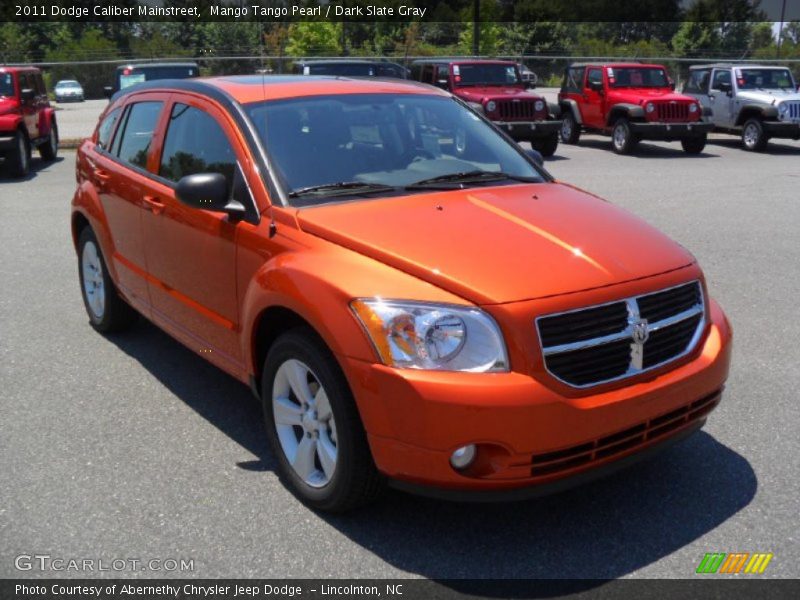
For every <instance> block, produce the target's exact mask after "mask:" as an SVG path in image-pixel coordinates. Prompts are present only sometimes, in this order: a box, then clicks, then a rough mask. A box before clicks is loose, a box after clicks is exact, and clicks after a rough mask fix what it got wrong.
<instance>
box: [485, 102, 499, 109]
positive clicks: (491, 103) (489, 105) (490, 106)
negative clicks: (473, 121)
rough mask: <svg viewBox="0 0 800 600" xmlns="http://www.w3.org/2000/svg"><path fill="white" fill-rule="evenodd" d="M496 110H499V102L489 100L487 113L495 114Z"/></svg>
mask: <svg viewBox="0 0 800 600" xmlns="http://www.w3.org/2000/svg"><path fill="white" fill-rule="evenodd" d="M496 108H497V102H495V101H494V100H489V101H488V102H487V103H486V112H494V111H495V109H496Z"/></svg>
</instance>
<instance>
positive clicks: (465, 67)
mask: <svg viewBox="0 0 800 600" xmlns="http://www.w3.org/2000/svg"><path fill="white" fill-rule="evenodd" d="M411 79H415V80H417V81H421V82H423V83H428V84H431V85H435V86H437V87H440V88H442V89H445V90H448V91H449V92H451V93H452V94H453V95H455V96H457V97H458V98H461V99H462V100H464V101H465V102H467V103H468V104H470V105H471V106H472V107H473V108H474V109H476V110H478V111H479V112H482V113H483V114H484V115H485V116H486V117H487V118H488V119H489V120H491V121H492V122H493V123H494V124H495V125H496V126H497V127H499V128H500V129H501V130H502V131H504V132H505V133H506V134H508V135H509V136H511V137H512V138H513V139H514V140H515V141H518V142H519V141H528V142H530V144H531V146H532V147H533V148H534V149H535V150H537V151H539V152H540V153H541V154H542V155H543V156H552V155H553V153H555V151H556V148H557V147H558V132H559V129H560V128H561V121H560V120H559V119H558V118H557V117H558V113H559V111H558V107H557V106H556V105H548V103H547V102H546V101H545V99H544V98H543V97H542V96H540V95H539V94H537V93H535V92H532V91H530V89H529V88H530V85H531V84H530V83H529V82H528V83H526V82H525V81H523V78H522V75H521V74H520V71H519V65H517V63H514V62H511V61H507V60H477V59H464V60H447V59H424V60H417V61H414V62H413V63H412V65H411Z"/></svg>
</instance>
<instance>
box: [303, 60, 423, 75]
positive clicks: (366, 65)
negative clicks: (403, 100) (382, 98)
mask: <svg viewBox="0 0 800 600" xmlns="http://www.w3.org/2000/svg"><path fill="white" fill-rule="evenodd" d="M294 71H295V73H297V74H298V75H334V76H340V77H393V78H397V79H406V78H407V77H408V69H406V68H405V67H404V66H402V65H398V64H397V63H393V62H389V61H385V60H366V59H349V58H348V59H325V60H298V61H295V63H294Z"/></svg>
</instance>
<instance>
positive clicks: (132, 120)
mask: <svg viewBox="0 0 800 600" xmlns="http://www.w3.org/2000/svg"><path fill="white" fill-rule="evenodd" d="M163 106H164V103H163V102H160V101H145V102H137V103H135V104H132V105H131V106H130V107H129V108H128V110H127V112H126V114H125V123H123V125H122V130H121V133H120V134H119V135H118V136H117V138H119V142H118V143H115V144H114V148H115V152H114V153H115V154H116V155H117V156H118V157H119V158H120V160H122V161H124V162H127V163H129V164H131V165H133V166H135V167H139V168H141V169H146V168H147V155H148V153H149V152H150V144H151V143H152V141H153V134H154V133H155V130H156V126H157V125H158V117H159V115H160V114H161V109H162V108H163Z"/></svg>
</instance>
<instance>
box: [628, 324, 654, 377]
mask: <svg viewBox="0 0 800 600" xmlns="http://www.w3.org/2000/svg"><path fill="white" fill-rule="evenodd" d="M631 329H632V331H631V339H632V340H633V343H632V344H631V367H633V368H634V369H635V370H636V371H641V370H642V368H643V367H644V343H645V342H646V341H647V339H648V338H649V337H650V328H649V327H648V326H647V319H638V320H636V321H634V322H633V323H631Z"/></svg>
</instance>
